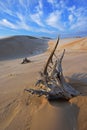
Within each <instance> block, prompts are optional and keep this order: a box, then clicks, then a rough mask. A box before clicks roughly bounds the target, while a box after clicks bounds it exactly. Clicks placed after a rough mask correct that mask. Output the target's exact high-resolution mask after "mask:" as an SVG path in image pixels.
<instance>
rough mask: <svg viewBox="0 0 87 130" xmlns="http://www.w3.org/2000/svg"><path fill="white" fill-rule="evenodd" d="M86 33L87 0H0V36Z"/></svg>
mask: <svg viewBox="0 0 87 130" xmlns="http://www.w3.org/2000/svg"><path fill="white" fill-rule="evenodd" d="M11 35H32V36H37V37H41V36H45V37H56V36H58V35H60V36H62V37H71V36H87V1H86V0H0V36H11Z"/></svg>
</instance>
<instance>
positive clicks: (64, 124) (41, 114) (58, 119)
mask: <svg viewBox="0 0 87 130" xmlns="http://www.w3.org/2000/svg"><path fill="white" fill-rule="evenodd" d="M78 113H79V107H78V106H77V105H75V104H72V103H69V102H65V101H59V100H58V101H51V102H47V103H46V104H45V105H44V106H43V108H42V109H40V110H38V111H37V112H36V113H35V114H34V116H33V119H32V126H31V130H39V129H41V130H72V129H77V117H78Z"/></svg>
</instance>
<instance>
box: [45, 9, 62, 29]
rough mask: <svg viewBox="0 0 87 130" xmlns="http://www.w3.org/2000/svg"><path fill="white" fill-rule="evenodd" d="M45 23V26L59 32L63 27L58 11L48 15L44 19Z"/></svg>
mask: <svg viewBox="0 0 87 130" xmlns="http://www.w3.org/2000/svg"><path fill="white" fill-rule="evenodd" d="M46 23H47V25H50V26H51V27H54V28H56V29H59V30H61V31H63V30H64V28H63V25H62V23H61V12H59V11H55V12H52V13H50V15H49V16H48V18H47V19H46Z"/></svg>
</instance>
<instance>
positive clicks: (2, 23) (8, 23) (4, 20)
mask: <svg viewBox="0 0 87 130" xmlns="http://www.w3.org/2000/svg"><path fill="white" fill-rule="evenodd" d="M0 25H1V26H5V27H9V28H12V29H16V26H15V25H14V24H13V23H11V22H9V21H8V20H7V19H2V20H0Z"/></svg>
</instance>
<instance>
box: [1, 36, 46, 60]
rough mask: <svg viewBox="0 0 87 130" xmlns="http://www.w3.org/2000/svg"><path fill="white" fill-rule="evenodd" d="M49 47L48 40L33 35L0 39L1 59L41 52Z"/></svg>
mask: <svg viewBox="0 0 87 130" xmlns="http://www.w3.org/2000/svg"><path fill="white" fill-rule="evenodd" d="M46 49H47V40H46V39H40V38H36V37H32V36H12V37H7V38H2V39H0V60H3V59H10V58H11V59H12V58H20V57H26V56H30V55H36V54H40V53H42V52H44V51H46Z"/></svg>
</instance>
